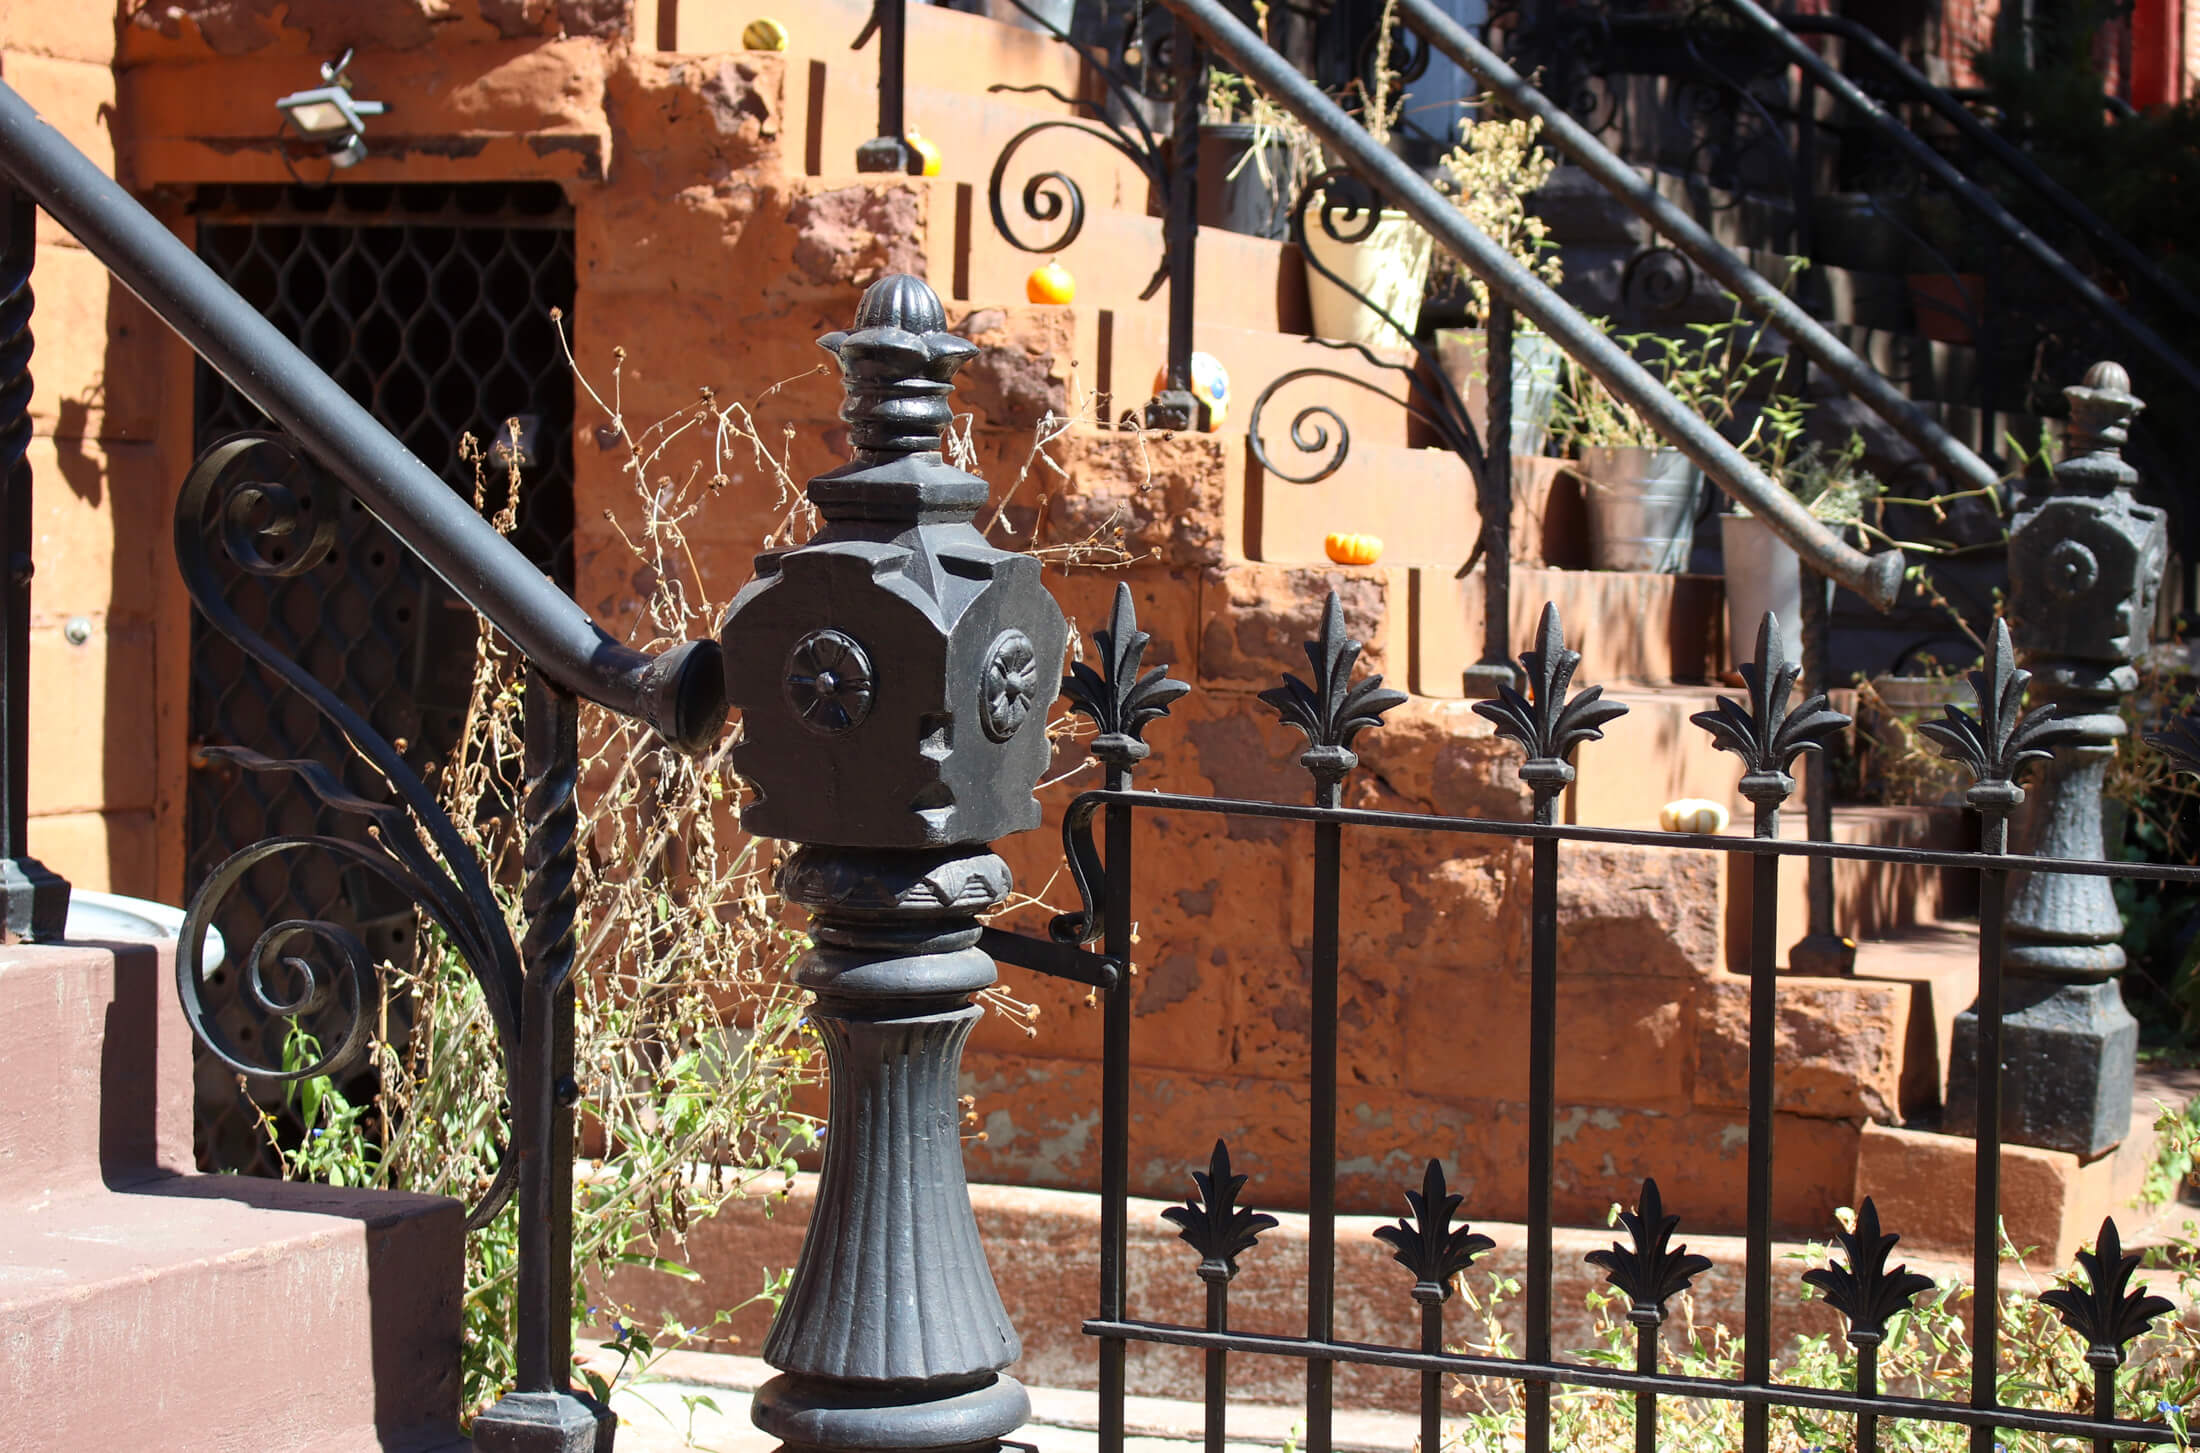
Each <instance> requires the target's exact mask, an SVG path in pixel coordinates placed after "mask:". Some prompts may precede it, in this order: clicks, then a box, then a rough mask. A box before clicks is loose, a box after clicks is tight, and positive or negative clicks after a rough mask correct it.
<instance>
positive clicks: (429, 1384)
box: [0, 944, 467, 1453]
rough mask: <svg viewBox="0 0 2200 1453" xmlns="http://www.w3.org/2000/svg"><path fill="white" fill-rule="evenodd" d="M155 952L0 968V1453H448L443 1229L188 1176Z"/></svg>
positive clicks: (323, 1193)
mask: <svg viewBox="0 0 2200 1453" xmlns="http://www.w3.org/2000/svg"><path fill="white" fill-rule="evenodd" d="M172 950H173V945H172V944H162V945H159V946H157V947H156V946H154V945H149V944H74V945H66V946H57V947H41V948H28V947H12V948H0V1022H4V1023H6V1024H7V1025H8V1026H9V1036H10V1041H9V1042H10V1050H9V1060H8V1074H7V1076H6V1078H5V1081H4V1082H0V1226H5V1227H6V1228H7V1234H6V1236H5V1237H4V1238H0V1348H4V1349H5V1354H4V1360H5V1363H6V1365H7V1367H8V1368H9V1370H10V1373H11V1375H12V1377H13V1378H14V1379H15V1382H14V1385H13V1387H12V1388H11V1395H12V1397H13V1399H14V1401H15V1403H16V1408H17V1412H16V1415H15V1416H14V1417H13V1418H11V1419H10V1421H9V1425H8V1428H7V1430H6V1431H5V1432H4V1433H0V1449H7V1450H10V1453H15V1450H21V1453H30V1450H33V1449H38V1450H44V1449H56V1448H86V1449H91V1448H100V1449H118V1450H119V1449H150V1448H178V1449H180V1448H190V1449H205V1450H209V1453H215V1450H219V1453H370V1450H380V1453H431V1450H456V1449H460V1448H463V1447H466V1446H467V1445H466V1444H465V1443H464V1442H463V1441H462V1440H460V1439H459V1437H458V1434H457V1417H458V1393H459V1389H458V1329H459V1288H460V1284H461V1268H462V1265H463V1259H464V1249H463V1234H464V1233H463V1229H462V1221H463V1217H464V1212H463V1210H462V1209H461V1208H460V1207H459V1206H458V1204H457V1203H456V1202H453V1201H447V1200H443V1199H441V1198H437V1197H429V1196H414V1195H401V1194H396V1193H390V1192H378V1191H356V1190H337V1189H331V1188H329V1187H324V1186H313V1185H293V1184H287V1183H278V1182H272V1181H264V1180H251V1179H245V1178H239V1177H230V1176H207V1175H197V1174H192V1173H190V1170H189V1168H190V1166H191V1163H192V1157H191V1125H192V1110H191V1037H190V1032H189V1030H188V1029H187V1028H186V1027H185V1024H184V1021H183V1017H182V1015H181V1013H180V1012H179V1010H178V1009H177V1005H176V995H175V980H174V958H173V952H172Z"/></svg>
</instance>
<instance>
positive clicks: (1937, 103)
mask: <svg viewBox="0 0 2200 1453" xmlns="http://www.w3.org/2000/svg"><path fill="white" fill-rule="evenodd" d="M1777 18H1778V20H1779V21H1780V23H1781V24H1782V25H1785V26H1786V27H1787V28H1788V29H1789V30H1792V31H1795V32H1797V33H1798V34H1802V35H1833V36H1839V37H1840V38H1841V39H1842V40H1843V41H1844V42H1846V43H1848V44H1850V45H1853V46H1856V47H1858V48H1859V49H1861V50H1863V51H1864V52H1865V53H1866V54H1868V55H1870V56H1871V58H1872V62H1873V63H1874V64H1875V65H1877V66H1879V67H1880V68H1881V69H1883V70H1884V71H1885V72H1886V73H1887V74H1888V75H1889V76H1891V77H1892V78H1893V79H1894V80H1896V81H1897V82H1899V83H1900V84H1901V86H1902V88H1903V90H1905V91H1906V92H1908V93H1909V95H1910V98H1911V99H1912V100H1914V101H1917V102H1919V103H1921V104H1923V105H1924V106H1926V107H1928V108H1929V109H1931V111H1932V112H1933V113H1934V114H1935V115H1937V116H1939V117H1940V118H1941V119H1942V120H1943V121H1946V122H1947V123H1948V124H1949V125H1951V126H1953V127H1954V128H1955V129H1956V130H1957V131H1959V132H1961V133H1962V135H1963V138H1964V139H1965V140H1966V141H1969V142H1971V143H1972V144H1974V145H1976V146H1977V147H1978V148H1979V149H1980V150H1982V151H1984V152H1985V153H1987V154H1988V155H1989V156H1991V157H1992V158H1993V159H1994V160H1995V162H1996V163H1998V164H1999V165H2001V166H2002V167H2004V168H2006V169H2007V170H2008V172H2009V174H2010V175H2011V176H2012V177H2015V178H2016V179H2017V180H2018V181H2019V182H2021V183H2023V184H2024V186H2025V187H2027V188H2028V189H2030V190H2031V191H2032V192H2033V193H2034V194H2035V195H2037V196H2038V197H2039V198H2040V200H2042V201H2043V202H2045V203H2047V204H2048V205H2049V206H2050V207H2052V208H2054V209H2055V210H2056V211H2057V212H2059V213H2061V214H2062V216H2063V218H2064V220H2066V221H2068V222H2069V223H2070V224H2071V225H2072V226H2074V227H2076V228H2077V229H2078V230H2079V231H2080V232H2082V233H2084V234H2085V236H2086V238H2087V240H2088V241H2090V242H2092V243H2094V244H2095V245H2096V246H2098V247H2100V248H2102V249H2104V250H2105V251H2107V252H2108V253H2110V254H2112V255H2113V256H2114V258H2115V260H2116V265H2117V266H2118V267H2119V268H2123V269H2125V270H2127V271H2129V272H2130V273H2131V274H2133V275H2134V276H2136V277H2139V278H2141V279H2143V280H2145V282H2146V283H2147V285H2148V286H2149V287H2152V288H2154V289H2155V290H2156V291H2158V292H2159V293H2161V295H2162V296H2163V297H2165V298H2168V299H2169V300H2170V301H2171V302H2173V303H2175V304H2176V305H2177V306H2178V307H2179V308H2181V309H2183V310H2184V311H2185V312H2186V313H2187V314H2189V315H2190V316H2192V317H2193V318H2196V319H2200V298H2196V297H2194V296H2193V295H2192V293H2191V291H2190V290H2189V289H2187V288H2186V287H2185V286H2184V284H2182V283H2180V282H2178V281H2177V280H2176V279H2175V278H2173V277H2171V276H2170V275H2169V274H2168V273H2166V272H2164V271H2162V269H2161V268H2160V267H2158V266H2157V265H2156V264H2155V263H2154V261H2153V260H2152V259H2151V258H2149V257H2148V256H2147V255H2146V254H2145V253H2143V252H2141V251H2140V250H2139V249H2138V248H2137V247H2136V246H2134V245H2133V244H2132V241H2131V239H2130V238H2128V237H2126V236H2124V235H2123V234H2122V233H2121V232H2118V231H2117V230H2116V229H2115V228H2114V227H2111V226H2110V225H2109V224H2108V223H2107V221H2106V220H2105V219H2103V218H2102V217H2101V215H2100V214H2099V213H2097V212H2095V211H2094V210H2093V209H2092V208H2090V207H2088V206H2086V204H2085V203H2083V202H2081V201H2079V200H2078V199H2077V198H2076V197H2074V196H2072V195H2071V194H2070V192H2069V190H2068V189H2067V188H2065V187H2064V186H2063V185H2062V183H2060V182H2058V181H2056V180H2055V179H2054V178H2053V177H2051V176H2049V175H2048V174H2047V172H2046V171H2045V169H2043V168H2042V167H2041V166H2040V164H2039V163H2038V162H2036V161H2034V160H2032V158H2031V157H2029V156H2026V155H2025V154H2024V152H2023V151H2022V150H2021V149H2019V148H2018V147H2017V146H2015V145H2014V144H2013V143H2011V142H2010V141H2009V139H2008V138H2007V137H2005V136H2003V135H2002V134H2001V133H2000V132H1998V131H1996V130H1994V128H1993V127H1991V126H1988V125H1987V124H1986V123H1985V122H1983V121H1981V120H1979V119H1978V117H1977V116H1976V115H1974V114H1973V113H1972V111H1971V108H1970V107H1968V106H1966V105H1964V104H1963V102H1962V101H1961V100H1959V99H1958V98H1957V97H1956V96H1955V95H1954V94H1953V93H1951V92H1950V91H1948V90H1947V89H1946V88H1944V87H1941V86H1936V85H1934V84H1933V83H1932V81H1931V79H1930V78H1929V77H1927V76H1926V75H1925V74H1924V72H1922V71H1920V70H1918V68H1917V67H1915V66H1913V65H1911V64H1910V63H1909V61H1907V60H1905V59H1904V58H1903V56H1902V53H1901V52H1900V51H1898V50H1896V49H1895V48H1894V47H1893V46H1891V45H1889V44H1887V43H1886V42H1885V41H1884V40H1881V39H1880V38H1879V37H1878V36H1877V35H1876V34H1874V33H1873V32H1872V31H1871V30H1870V29H1869V28H1867V27H1866V26H1863V25H1859V24H1858V23H1857V22H1856V21H1853V20H1850V19H1848V18H1846V17H1845V16H1840V15H1799V14H1785V13H1783V14H1781V15H1780V16H1778V17H1777Z"/></svg>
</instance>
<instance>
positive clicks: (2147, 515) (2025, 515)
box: [1948, 363, 2169, 1156]
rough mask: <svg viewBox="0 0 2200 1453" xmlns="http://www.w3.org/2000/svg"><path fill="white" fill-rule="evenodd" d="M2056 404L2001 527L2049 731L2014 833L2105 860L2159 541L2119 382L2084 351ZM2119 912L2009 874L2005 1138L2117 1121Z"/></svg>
mask: <svg viewBox="0 0 2200 1453" xmlns="http://www.w3.org/2000/svg"><path fill="white" fill-rule="evenodd" d="M2063 394H2064V396H2065V397H2066V398H2068V399H2069V400H2070V442H2069V444H2068V446H2067V448H2066V450H2065V453H2064V457H2063V461H2062V463H2061V464H2059V465H2057V466H2056V468H2055V472H2054V475H2053V478H2052V480H2050V481H2049V482H2047V483H2046V484H2045V485H2044V486H2043V487H2040V488H2038V489H2035V490H2034V491H2033V492H2032V493H2031V494H2030V495H2029V496H2028V497H2027V498H2026V499H2025V501H2024V503H2023V505H2022V507H2021V509H2020V510H2019V512H2018V514H2017V518H2016V522H2015V523H2014V525H2013V526H2012V527H2011V529H2010V533H2009V583H2010V591H2009V615H2010V619H2011V621H2012V623H2013V625H2014V631H2013V634H2014V635H2015V637H2016V640H2017V644H2018V648H2019V651H2020V654H2021V657H2022V659H2023V661H2024V664H2025V665H2026V666H2027V667H2028V668H2029V669H2030V670H2031V672H2032V678H2033V685H2032V689H2033V692H2034V700H2036V701H2038V702H2041V703H2044V704H2046V705H2048V706H2051V707H2052V708H2053V709H2054V713H2055V721H2056V723H2057V744H2056V747H2055V753H2054V757H2053V758H2052V760H2050V761H2049V762H2048V763H2047V764H2046V765H2045V766H2044V767H2042V768H2041V769H2040V772H2039V777H2038V780H2037V782H2036V783H2035V784H2034V786H2033V788H2032V790H2031V793H2030V795H2029V798H2028V800H2027V801H2026V802H2025V804H2024V807H2023V810H2022V815H2021V816H2020V817H2019V819H2018V822H2017V841H2018V844H2019V845H2020V847H2021V848H2022V849H2023V850H2024V851H2028V852H2031V853H2035V854H2038V855H2039V856H2042V857H2050V858H2086V859H2092V860H2095V861H2098V860H2099V859H2100V858H2101V857H2102V856H2103V851H2102V849H2103V844H2102V841H2101V786H2102V778H2103V775H2104V773H2105V772H2106V771H2107V767H2108V762H2109V759H2110V758H2111V757H2113V756H2114V755H2115V751H2116V742H2117V739H2118V738H2120V737H2122V736H2123V735H2124V732H2125V726H2124V721H2123V718H2122V716H2121V714H2120V713H2119V711H2118V707H2119V704H2120V703H2121V701H2122V700H2123V698H2124V697H2126V696H2128V695H2129V694H2130V693H2131V692H2133V691H2134V690H2136V689H2137V687H2138V684H2139V678H2138V672H2137V671H2136V669H2135V665H2136V663H2137V661H2138V659H2139V657H2140V656H2141V655H2143V654H2144V653H2145V651H2146V648H2147V638H2148V635H2149V632H2150V629H2151V627H2152V624H2153V620H2154V596H2155V591H2156V590H2157V589H2158V588H2159V586H2160V584H2161V579H2162V567H2163V563H2164V561H2165V560H2166V558H2167V556H2168V551H2169V540H2168V531H2167V526H2166V524H2165V522H2164V519H2163V514H2162V511H2161V510H2159V509H2156V508H2154V507H2153V506H2151V505H2143V504H2139V503H2138V502H2137V501H2135V500H2134V499H2133V498H2132V493H2131V492H2132V488H2133V486H2134V485H2136V484H2137V483H2138V479H2139V476H2138V472H2137V471H2136V470H2134V469H2133V468H2132V467H2131V466H2130V465H2129V464H2127V463H2126V462H2125V461H2124V458H2123V455H2122V453H2121V449H2122V445H2123V442H2124V437H2125V434H2126V431H2127V430H2128V429H2129V428H2130V424H2131V419H2132V416H2133V415H2135V414H2137V413H2138V412H2139V409H2140V407H2141V405H2140V402H2139V400H2138V399H2137V398H2135V397H2133V395H2132V393H2131V381H2130V378H2129V377H2128V376H2127V375H2126V374H2125V373H2124V370H2123V369H2121V368H2119V367H2117V366H2116V365H2115V364H2113V363H2097V364H2095V365H2094V366H2093V367H2092V368H2091V369H2089V370H2088V371H2087V373H2086V376H2085V382H2084V383H2083V384H2080V385H2078V386H2076V387H2074V388H2068V389H2065V390H2063ZM2122 937H2123V917H2122V915H2121V914H2120V913H2118V912H2117V909H2116V900H2115V898H2114V896H2113V895H2112V894H2111V893H2110V892H2109V882H2108V880H2107V879H2106V878H2081V877H2076V876H2072V875H2068V874H2062V873H2031V874H2024V875H2020V876H2018V877H2017V878H2015V880H2014V881H2013V883H2012V884H2011V891H2010V901H2009V917H2008V937H2007V941H2006V947H2005V949H2004V952H2003V956H2002V965H2003V970H2004V974H2005V977H2004V979H2003V981H2002V1024H2003V1030H2002V1032H2003V1040H2002V1051H2003V1056H2004V1058H2003V1067H2004V1097H2003V1100H2002V1105H2001V1127H2002V1138H2003V1139H2004V1140H2007V1141H2009V1142H2011V1143H2014V1144H2017V1145H2036V1146H2042V1147H2045V1148H2047V1149H2050V1150H2068V1151H2073V1152H2075V1153H2077V1154H2079V1155H2082V1156H2091V1155H2098V1154H2099V1153H2101V1152H2102V1151H2105V1150H2107V1149H2109V1148H2110V1147H2112V1146H2114V1145H2117V1144H2119V1143H2121V1142H2122V1140H2123V1139H2124V1136H2125V1134H2126V1133H2127V1132H2128V1131H2129V1130H2130V1127H2131V1082H2132V1067H2133V1060H2134V1056H2135V1055H2136V1053H2137V1050H2138V1044H2139V1028H2138V1025H2137V1023H2136V1022H2135V1021H2134V1020H2133V1019H2132V1017H2131V1012H2130V1011H2129V1010H2127V1009H2126V1008H2125V1007H2124V1001H2123V993H2122V990H2121V989H2120V988H2119V986H2118V984H2117V982H2116V980H2117V975H2118V974H2119V973H2121V972H2122V970H2123V967H2124V951H2123V948H2122V947H2121V946H2120V944H2119V943H2118V940H2119V939H2121V938H2122ZM1956 1036H1957V1043H1956V1048H1955V1053H1954V1055H1953V1056H1952V1058H1953V1065H1952V1069H1953V1072H1954V1073H1953V1075H1952V1076H1951V1083H1950V1085H1949V1092H1948V1093H1949V1108H1950V1111H1951V1114H1952V1115H1953V1116H1954V1117H1955V1118H1954V1120H1953V1122H1952V1123H1954V1124H1955V1125H1957V1126H1958V1127H1960V1128H1962V1129H1966V1130H1968V1129H1972V1128H1975V1127H1974V1126H1972V1125H1971V1124H1970V1123H1968V1122H1967V1121H1965V1120H1963V1119H1962V1108H1963V1107H1964V1106H1965V1105H1967V1104H1968V1102H1969V1098H1970V1097H1969V1095H1968V1094H1965V1093H1961V1092H1959V1089H1958V1086H1957V1084H1956V1083H1954V1081H1955V1080H1956V1079H1957V1078H1961V1079H1964V1080H1966V1081H1968V1080H1969V1079H1970V1078H1971V1076H1972V1075H1973V1073H1974V1070H1973V1064H1974V1061H1975V1053H1974V1052H1973V1046H1974V1045H1975V1043H1976V1029H1975V1025H1974V1024H1973V1023H1971V1022H1970V1017H1969V1016H1968V1015H1966V1016H1965V1017H1964V1018H1963V1019H1959V1020H1957V1022H1956Z"/></svg>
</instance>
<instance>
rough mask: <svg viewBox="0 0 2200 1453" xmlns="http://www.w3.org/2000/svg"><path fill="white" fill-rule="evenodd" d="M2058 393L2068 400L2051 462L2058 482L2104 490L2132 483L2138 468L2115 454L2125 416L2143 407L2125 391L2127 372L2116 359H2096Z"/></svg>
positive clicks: (2127, 423) (2125, 429) (2124, 435)
mask: <svg viewBox="0 0 2200 1453" xmlns="http://www.w3.org/2000/svg"><path fill="white" fill-rule="evenodd" d="M2063 397H2064V398H2066V399H2068V400H2069V401H2070V437H2069V441H2068V443H2067V444H2066V445H2065V446H2064V449H2063V461H2062V463H2061V464H2059V465H2057V466H2056V468H2055V483H2056V485H2057V486H2058V488H2059V489H2061V490H2065V491H2067V490H2070V489H2073V488H2075V489H2080V490H2085V491H2088V492H2104V493H2105V492H2106V491H2107V490H2109V489H2116V488H2123V489H2129V488H2131V487H2132V486H2133V485H2135V484H2137V483H2138V480H2139V476H2138V472H2137V471H2136V470H2134V469H2132V467H2131V466H2130V465H2128V464H2126V463H2124V461H2123V459H2122V457H2121V455H2122V450H2123V447H2124V441H2125V440H2126V439H2128V438H2129V437H2130V435H2131V421H2132V419H2133V418H2135V417H2136V416H2137V415H2138V413H2139V411H2140V410H2142V409H2144V408H2145V407H2146V405H2145V404H2144V403H2142V402H2141V401H2140V400H2139V398H2138V396H2137V395H2136V394H2134V393H2132V391H2131V375H2130V374H2128V373H2126V372H2124V370H2123V368H2122V367H2121V366H2120V365H2118V364H2114V363H2096V364H2094V365H2093V366H2092V367H2091V368H2089V369H2087V370H2086V371H2085V382H2084V383H2081V384H2073V385H2072V386H2071V387H2069V388H2066V389H2064V390H2063ZM2087 456H2100V457H2098V458H2088V457H2087ZM2073 466H2075V468H2073Z"/></svg>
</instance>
